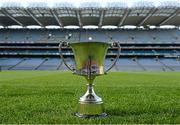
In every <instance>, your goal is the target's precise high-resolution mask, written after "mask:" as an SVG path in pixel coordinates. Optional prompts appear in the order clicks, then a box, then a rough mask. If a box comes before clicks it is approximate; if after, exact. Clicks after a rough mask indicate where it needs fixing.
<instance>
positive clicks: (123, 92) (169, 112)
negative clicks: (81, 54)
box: [0, 71, 180, 124]
mask: <svg viewBox="0 0 180 125" xmlns="http://www.w3.org/2000/svg"><path fill="white" fill-rule="evenodd" d="M94 84H95V91H96V93H97V95H99V96H100V97H102V99H103V101H104V104H105V109H106V112H107V113H108V116H107V117H106V118H94V119H82V118H78V117H76V116H74V115H73V113H75V111H76V108H77V105H78V99H79V97H80V96H81V95H83V94H84V93H85V91H86V81H85V79H84V78H83V77H80V76H76V75H72V74H71V73H70V72H61V71H2V72H0V123H24V124H28V123H34V124H35V123H40V124H41V123H43V124H49V123H51V124H54V123H59V124H66V123H75V124H80V123H82V124H83V123H84V124H86V123H89V124H93V123H96V124H99V123H104V124H106V123H107V124H116V123H155V124H156V123H176V124H180V73H175V72H174V73H173V72H166V73H162V72H158V73H155V72H134V73H133V72H111V73H109V74H108V75H104V76H100V77H97V78H96V80H95V82H94Z"/></svg>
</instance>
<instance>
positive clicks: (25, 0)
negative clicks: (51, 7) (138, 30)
mask: <svg viewBox="0 0 180 125" xmlns="http://www.w3.org/2000/svg"><path fill="white" fill-rule="evenodd" d="M5 1H7V2H21V3H22V4H26V3H28V2H36V1H38V2H48V3H50V4H51V3H53V2H70V3H73V4H76V5H77V6H78V5H79V3H82V2H100V3H102V4H103V3H106V2H119V1H122V2H126V3H128V5H131V3H132V2H135V1H152V2H154V3H155V4H158V3H159V2H162V1H172V2H174V1H180V0H3V2H5Z"/></svg>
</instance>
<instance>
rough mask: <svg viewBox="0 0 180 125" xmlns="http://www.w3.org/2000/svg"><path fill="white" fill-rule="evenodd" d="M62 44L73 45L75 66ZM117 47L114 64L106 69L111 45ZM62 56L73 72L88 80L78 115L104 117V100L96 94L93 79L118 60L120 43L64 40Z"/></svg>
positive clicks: (80, 100) (104, 72) (60, 46)
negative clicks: (64, 53)
mask: <svg viewBox="0 0 180 125" xmlns="http://www.w3.org/2000/svg"><path fill="white" fill-rule="evenodd" d="M62 46H67V47H71V48H72V50H73V53H74V57H75V68H72V67H70V66H69V65H68V64H67V63H66V61H65V59H64V57H63V54H62V51H61V48H62ZM113 46H114V47H117V48H118V53H117V56H116V59H115V60H114V61H113V62H112V65H111V66H110V67H109V68H108V69H107V70H106V71H105V69H104V61H105V57H106V53H107V50H108V48H109V47H113ZM59 52H60V57H61V58H62V60H63V62H64V64H65V65H66V66H67V67H68V69H70V70H71V71H72V72H73V73H75V74H77V75H81V76H84V77H85V78H86V80H87V82H88V84H87V92H86V93H85V94H84V95H83V96H82V97H80V99H79V107H78V111H77V113H76V115H77V116H78V117H82V118H90V117H104V116H106V115H107V114H106V113H105V112H104V107H103V101H102V99H101V98H100V97H99V96H97V95H96V93H95V92H94V89H93V81H94V79H95V77H96V76H100V75H103V74H106V73H107V72H108V71H109V70H110V69H111V68H112V67H113V66H114V65H115V63H116V62H117V60H118V59H119V55H120V45H119V43H111V44H110V43H103V42H74V43H73V42H72V43H67V42H63V43H60V45H59Z"/></svg>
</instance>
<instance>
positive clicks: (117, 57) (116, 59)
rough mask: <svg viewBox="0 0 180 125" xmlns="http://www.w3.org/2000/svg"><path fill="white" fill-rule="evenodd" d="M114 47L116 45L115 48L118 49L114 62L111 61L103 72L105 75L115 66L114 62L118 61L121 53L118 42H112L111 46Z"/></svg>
mask: <svg viewBox="0 0 180 125" xmlns="http://www.w3.org/2000/svg"><path fill="white" fill-rule="evenodd" d="M114 45H117V47H118V53H117V56H116V58H115V60H114V61H113V63H112V65H111V66H110V67H109V68H108V69H107V70H106V71H105V72H104V74H107V73H108V71H109V70H111V69H112V68H113V66H114V65H115V64H116V62H117V61H118V59H119V56H120V52H121V46H120V44H119V42H113V43H112V45H111V46H114Z"/></svg>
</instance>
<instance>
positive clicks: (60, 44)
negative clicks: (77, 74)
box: [59, 42, 75, 73]
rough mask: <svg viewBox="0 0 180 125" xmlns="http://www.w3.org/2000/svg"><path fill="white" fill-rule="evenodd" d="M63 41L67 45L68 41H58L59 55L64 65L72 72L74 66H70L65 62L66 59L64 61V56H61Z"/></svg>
mask: <svg viewBox="0 0 180 125" xmlns="http://www.w3.org/2000/svg"><path fill="white" fill-rule="evenodd" d="M63 43H66V46H68V42H60V43H59V55H60V57H61V59H62V61H63V62H64V64H65V65H66V67H67V68H68V69H69V70H70V71H72V72H73V73H74V71H75V69H74V68H71V67H70V66H69V65H68V64H67V63H66V61H65V59H64V57H63V54H62V45H63Z"/></svg>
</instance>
